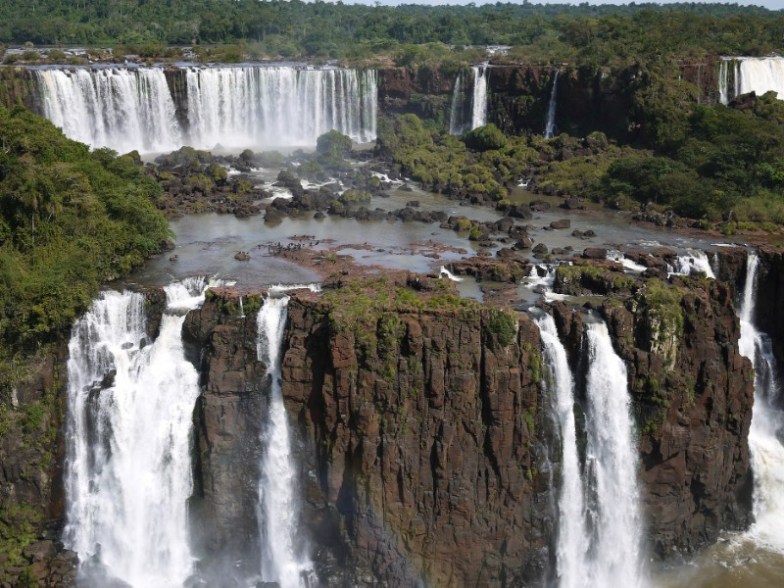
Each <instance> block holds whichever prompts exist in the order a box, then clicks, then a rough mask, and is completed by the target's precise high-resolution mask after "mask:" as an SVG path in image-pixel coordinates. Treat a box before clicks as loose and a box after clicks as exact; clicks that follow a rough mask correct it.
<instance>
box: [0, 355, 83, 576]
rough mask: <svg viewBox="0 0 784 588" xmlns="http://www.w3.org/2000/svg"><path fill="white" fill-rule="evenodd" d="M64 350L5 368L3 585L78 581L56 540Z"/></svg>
mask: <svg viewBox="0 0 784 588" xmlns="http://www.w3.org/2000/svg"><path fill="white" fill-rule="evenodd" d="M66 355H67V350H66V348H65V345H64V344H61V345H54V346H51V347H49V348H47V349H42V350H39V351H38V352H37V353H36V354H34V355H32V356H30V357H26V358H25V357H24V356H22V355H21V354H20V355H19V356H17V358H16V361H15V362H14V363H13V364H11V363H10V362H9V363H5V362H3V363H2V365H0V586H23V585H25V586H26V585H30V586H38V585H40V586H50V585H51V586H55V585H56V586H63V587H68V586H73V585H74V580H75V576H76V556H75V554H73V553H72V552H68V551H66V550H65V549H64V548H63V545H62V543H59V541H58V539H59V536H60V532H61V530H62V526H63V523H64V518H65V501H64V493H63V484H62V482H63V479H62V477H63V468H64V465H65V443H64V432H65V431H64V422H63V420H64V414H65V402H66V394H65V390H64V388H65V386H64V375H65V374H64V372H65V360H66ZM12 378H15V379H16V382H15V383H14V384H13V385H12V387H11V388H6V385H7V384H9V380H11V379H12Z"/></svg>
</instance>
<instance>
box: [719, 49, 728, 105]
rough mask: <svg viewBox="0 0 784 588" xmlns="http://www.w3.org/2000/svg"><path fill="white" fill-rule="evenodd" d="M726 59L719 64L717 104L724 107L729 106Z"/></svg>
mask: <svg viewBox="0 0 784 588" xmlns="http://www.w3.org/2000/svg"><path fill="white" fill-rule="evenodd" d="M727 64H728V62H727V60H726V59H722V60H721V61H720V62H719V102H720V103H721V104H724V105H725V106H726V105H727V104H729V102H730V97H729V92H728V87H729V80H728V79H727V78H728V77H729V73H728V72H729V67H728V65H727Z"/></svg>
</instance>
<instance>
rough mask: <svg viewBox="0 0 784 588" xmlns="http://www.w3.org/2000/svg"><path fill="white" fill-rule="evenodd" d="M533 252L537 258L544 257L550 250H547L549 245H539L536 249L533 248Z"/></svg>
mask: <svg viewBox="0 0 784 588" xmlns="http://www.w3.org/2000/svg"><path fill="white" fill-rule="evenodd" d="M532 251H533V254H534V255H535V256H536V257H544V256H545V255H547V253H548V251H549V250H548V249H547V245H545V244H544V243H538V244H537V245H536V247H534V248H533V250H532Z"/></svg>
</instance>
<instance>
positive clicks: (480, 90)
mask: <svg viewBox="0 0 784 588" xmlns="http://www.w3.org/2000/svg"><path fill="white" fill-rule="evenodd" d="M488 69H489V68H488V67H487V65H475V66H473V67H472V68H471V70H472V71H473V72H474V96H473V101H472V102H471V104H472V107H471V108H472V114H471V129H475V128H477V127H483V126H484V125H486V124H487V72H488Z"/></svg>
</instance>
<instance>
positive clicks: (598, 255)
mask: <svg viewBox="0 0 784 588" xmlns="http://www.w3.org/2000/svg"><path fill="white" fill-rule="evenodd" d="M583 257H584V258H585V259H607V250H606V249H604V248H603V247H586V248H585V249H583Z"/></svg>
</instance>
